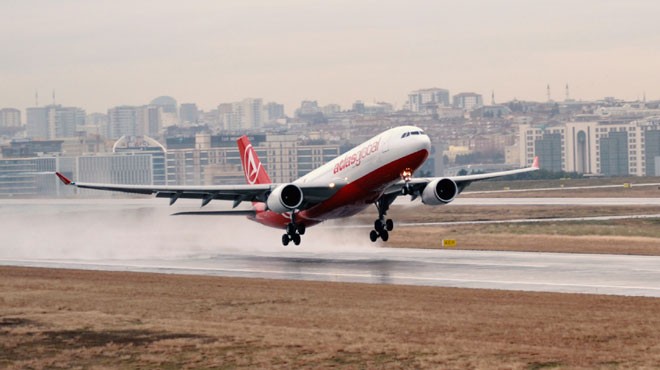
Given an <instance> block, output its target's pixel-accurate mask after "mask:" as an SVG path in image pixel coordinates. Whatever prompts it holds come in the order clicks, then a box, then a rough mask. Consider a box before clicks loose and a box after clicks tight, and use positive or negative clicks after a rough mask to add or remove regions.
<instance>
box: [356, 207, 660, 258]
mask: <svg viewBox="0 0 660 370" xmlns="http://www.w3.org/2000/svg"><path fill="white" fill-rule="evenodd" d="M642 214H647V215H653V214H660V207H657V206H509V207H501V206H461V205H454V204H450V205H448V206H441V207H427V206H423V205H419V206H396V205H395V206H393V207H392V209H391V210H390V212H389V213H388V216H389V217H393V218H394V219H395V221H399V220H401V222H402V223H408V224H414V223H428V222H454V221H489V220H511V219H529V218H538V219H547V218H564V217H571V218H575V217H591V216H616V215H642ZM376 218H377V214H376V212H375V211H373V210H370V211H369V212H365V213H363V214H360V215H358V216H356V219H357V220H359V222H360V223H363V224H365V225H369V224H370V222H373V220H374V219H376ZM443 239H454V240H456V242H457V245H456V247H455V248H457V249H478V250H509V251H535V252H568V253H613V254H639V255H660V219H657V218H650V219H624V220H610V221H570V222H565V221H556V222H539V223H533V222H529V223H504V224H467V225H447V226H437V225H434V226H402V227H399V226H395V230H394V231H393V232H392V233H391V234H390V240H389V241H388V242H387V243H382V245H383V246H385V247H395V248H442V240H443Z"/></svg>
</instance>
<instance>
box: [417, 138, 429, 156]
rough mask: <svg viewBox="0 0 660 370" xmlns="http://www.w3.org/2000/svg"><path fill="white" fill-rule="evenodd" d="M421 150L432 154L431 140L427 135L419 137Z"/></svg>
mask: <svg viewBox="0 0 660 370" xmlns="http://www.w3.org/2000/svg"><path fill="white" fill-rule="evenodd" d="M419 149H420V150H421V149H426V150H427V151H428V152H429V153H430V152H431V139H430V138H429V137H428V136H427V135H421V136H419Z"/></svg>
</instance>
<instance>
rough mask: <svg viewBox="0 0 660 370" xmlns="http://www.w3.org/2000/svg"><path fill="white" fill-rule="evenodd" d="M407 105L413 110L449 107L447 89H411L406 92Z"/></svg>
mask: <svg viewBox="0 0 660 370" xmlns="http://www.w3.org/2000/svg"><path fill="white" fill-rule="evenodd" d="M407 106H408V109H410V110H411V111H413V112H426V111H428V110H432V109H437V108H438V107H449V90H446V89H438V88H432V89H422V90H417V91H413V92H411V93H410V94H408V104H407Z"/></svg>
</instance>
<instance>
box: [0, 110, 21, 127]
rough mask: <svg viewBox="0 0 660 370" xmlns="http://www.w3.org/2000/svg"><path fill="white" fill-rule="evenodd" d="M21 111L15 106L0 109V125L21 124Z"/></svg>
mask: <svg viewBox="0 0 660 370" xmlns="http://www.w3.org/2000/svg"><path fill="white" fill-rule="evenodd" d="M21 123H22V121H21V111H20V110H18V109H16V108H2V109H0V127H19V126H21Z"/></svg>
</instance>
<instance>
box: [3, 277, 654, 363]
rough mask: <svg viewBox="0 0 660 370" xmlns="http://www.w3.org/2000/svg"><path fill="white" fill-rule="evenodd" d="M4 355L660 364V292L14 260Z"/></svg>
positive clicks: (9, 359) (104, 359)
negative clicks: (241, 274) (505, 287)
mask: <svg viewBox="0 0 660 370" xmlns="http://www.w3.org/2000/svg"><path fill="white" fill-rule="evenodd" d="M0 288H1V291H2V296H0V338H2V340H0V368H7V369H71V368H80V369H85V368H89V369H107V368H140V369H179V368H190V369H193V368H195V369H210V368H213V369H252V368H263V369H291V368H307V369H320V368H346V369H400V368H431V369H437V368H471V369H493V368H507V369H543V368H604V369H616V368H636V369H637V368H658V367H660V300H659V299H651V298H632V297H616V296H595V295H573V294H550V293H548V294H545V293H523V292H504V291H488V290H476V289H453V288H435V287H413V286H387V285H367V284H344V283H321V282H302V281H277V280H259V279H235V278H220V277H195V276H172V275H159V274H138V273H121V272H90V271H71V270H49V269H30V268H9V267H3V268H0Z"/></svg>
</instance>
